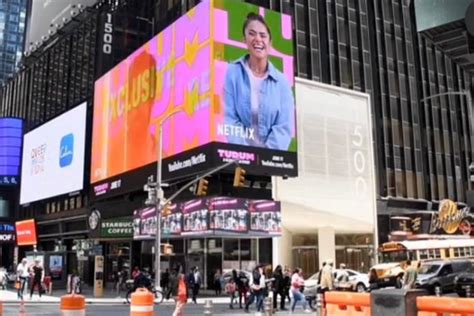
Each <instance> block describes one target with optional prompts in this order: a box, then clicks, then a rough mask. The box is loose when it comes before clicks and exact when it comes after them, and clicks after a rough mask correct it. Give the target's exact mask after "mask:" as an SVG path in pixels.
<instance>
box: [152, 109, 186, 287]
mask: <svg viewBox="0 0 474 316" xmlns="http://www.w3.org/2000/svg"><path fill="white" fill-rule="evenodd" d="M179 112H181V110H175V111H173V112H170V113H168V114H167V115H166V116H165V117H164V118H163V119H162V120H161V121H160V122H159V124H158V157H157V159H156V187H155V189H156V205H155V209H156V235H155V288H157V289H158V288H159V286H160V279H161V274H160V270H161V207H162V205H163V204H162V202H163V201H164V192H163V188H162V185H163V184H162V183H161V180H162V179H161V171H162V170H161V168H162V160H163V123H164V122H166V121H167V120H168V119H169V118H170V117H172V116H173V115H175V114H177V113H179Z"/></svg>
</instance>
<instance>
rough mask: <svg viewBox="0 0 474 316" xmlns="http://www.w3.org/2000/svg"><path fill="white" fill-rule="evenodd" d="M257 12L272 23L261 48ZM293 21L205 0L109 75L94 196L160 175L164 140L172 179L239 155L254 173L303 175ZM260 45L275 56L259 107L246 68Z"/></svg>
mask: <svg viewBox="0 0 474 316" xmlns="http://www.w3.org/2000/svg"><path fill="white" fill-rule="evenodd" d="M248 14H253V15H258V16H259V17H260V18H263V19H264V20H265V23H266V24H267V26H268V27H267V28H266V30H265V32H271V36H270V34H269V33H268V34H266V33H265V32H264V33H265V34H266V35H265V41H266V44H265V45H263V47H262V48H259V49H258V52H257V51H256V50H255V49H254V48H253V46H252V45H251V43H250V40H249V38H250V37H251V36H252V35H251V34H250V33H252V32H250V30H248V29H246V32H247V33H248V32H250V33H249V34H247V33H246V36H247V37H248V38H247V39H245V38H243V37H244V36H243V34H242V27H243V26H244V25H246V23H245V22H246V19H247V15H248ZM292 25H293V21H292V18H291V16H289V15H285V14H281V13H278V12H275V11H271V10H268V9H266V8H263V7H258V6H255V5H252V4H247V3H243V2H239V1H234V0H221V1H209V0H204V1H201V2H200V3H199V4H198V5H197V6H195V7H194V8H193V9H191V10H190V11H189V12H187V13H186V14H184V15H183V16H181V17H180V18H179V19H178V20H176V22H174V23H173V24H171V25H170V26H168V27H167V28H165V29H164V30H163V31H162V32H161V33H159V34H158V35H156V36H155V37H154V38H152V39H151V40H150V41H149V42H147V43H145V44H144V45H143V46H142V47H140V48H139V49H137V50H136V51H135V52H133V53H132V54H131V55H130V56H128V57H127V58H126V59H125V60H123V61H122V62H120V63H119V64H117V65H116V66H115V67H114V68H112V69H111V70H110V71H109V72H107V73H106V74H104V75H103V76H102V77H100V78H99V79H98V80H97V81H96V82H95V89H94V115H93V132H92V150H91V151H92V152H91V171H90V183H91V184H92V185H91V188H92V189H91V198H92V199H93V200H97V199H102V198H107V197H111V196H114V195H120V194H124V193H128V192H131V191H134V190H139V189H140V188H141V187H142V186H143V185H144V184H145V182H146V179H147V178H148V176H150V175H152V174H156V160H157V156H158V155H157V151H158V148H162V149H163V150H162V155H161V157H162V158H163V163H162V164H161V165H162V166H163V181H169V180H174V179H179V178H180V177H184V176H189V175H193V174H197V173H201V172H205V171H208V170H210V169H212V168H214V167H217V166H219V165H222V164H223V163H224V162H227V161H229V160H235V161H238V162H239V163H240V164H241V165H242V166H243V167H244V168H245V169H246V171H247V172H248V173H249V174H255V175H276V176H287V177H295V176H297V174H298V169H297V135H296V131H297V129H296V107H295V106H296V102H295V99H294V92H293V90H294V87H295V80H294V65H293V59H294V57H293V46H294V45H293V32H292V29H293V26H292ZM236 30H239V31H238V32H236ZM270 38H271V41H270ZM252 54H264V55H265V61H266V63H267V73H266V74H265V77H264V78H263V79H262V80H263V82H262V83H263V84H262V91H260V92H261V94H262V98H260V99H259V100H257V101H258V103H259V104H257V105H253V106H252V107H251V100H250V96H251V95H252V94H251V93H250V92H251V91H250V89H251V87H249V86H247V85H246V84H245V82H248V78H247V79H246V81H245V80H243V79H244V78H241V77H240V76H241V75H242V74H246V70H245V69H246V67H248V60H249V58H250V57H251V56H252ZM263 90H265V91H263ZM160 133H161V135H160ZM160 139H162V143H161V144H160V143H159V142H160Z"/></svg>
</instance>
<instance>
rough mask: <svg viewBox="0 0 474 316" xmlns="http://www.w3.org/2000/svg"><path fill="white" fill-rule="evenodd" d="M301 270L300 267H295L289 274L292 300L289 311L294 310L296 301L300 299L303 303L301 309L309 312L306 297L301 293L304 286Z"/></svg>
mask: <svg viewBox="0 0 474 316" xmlns="http://www.w3.org/2000/svg"><path fill="white" fill-rule="evenodd" d="M302 275H303V270H301V269H300V268H296V269H295V272H294V273H293V275H292V276H291V293H292V294H293V302H292V304H291V312H294V311H295V307H296V303H298V301H301V302H302V304H303V309H304V311H305V312H307V313H308V312H311V311H310V310H309V309H308V308H307V302H306V298H305V297H304V294H303V293H301V288H302V287H303V286H304V279H303V276H302Z"/></svg>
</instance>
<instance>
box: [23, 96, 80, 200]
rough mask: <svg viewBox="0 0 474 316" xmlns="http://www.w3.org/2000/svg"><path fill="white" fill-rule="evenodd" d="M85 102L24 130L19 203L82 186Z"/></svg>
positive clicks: (75, 189) (78, 188)
mask: <svg viewBox="0 0 474 316" xmlns="http://www.w3.org/2000/svg"><path fill="white" fill-rule="evenodd" d="M86 114H87V103H85V102H84V103H82V104H81V105H79V106H77V107H75V108H74V109H72V110H69V111H67V112H66V113H64V114H62V115H60V116H58V117H57V118H55V119H53V120H51V121H49V122H47V123H45V124H44V125H42V126H40V127H38V128H36V129H34V130H32V131H30V132H29V133H27V134H25V137H24V142H23V159H22V167H21V190H20V204H25V203H30V202H34V201H38V200H41V199H45V198H49V197H53V196H57V195H61V194H66V193H69V192H74V191H78V190H82V188H83V185H84V152H85V151H84V150H85V133H86Z"/></svg>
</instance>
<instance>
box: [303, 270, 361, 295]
mask: <svg viewBox="0 0 474 316" xmlns="http://www.w3.org/2000/svg"><path fill="white" fill-rule="evenodd" d="M345 271H346V272H347V274H348V277H349V282H348V285H349V287H348V288H347V286H346V285H343V284H342V283H341V279H342V274H343V270H341V269H336V270H334V288H335V289H342V288H345V289H349V290H351V291H356V292H365V291H367V289H368V288H369V276H368V275H367V274H366V273H361V272H358V271H355V270H351V269H345ZM318 278H319V272H318V273H315V274H313V275H312V276H310V277H309V278H308V279H307V280H306V281H305V282H304V287H305V292H306V291H307V290H308V291H311V292H313V291H317V289H318V288H319V284H318Z"/></svg>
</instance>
